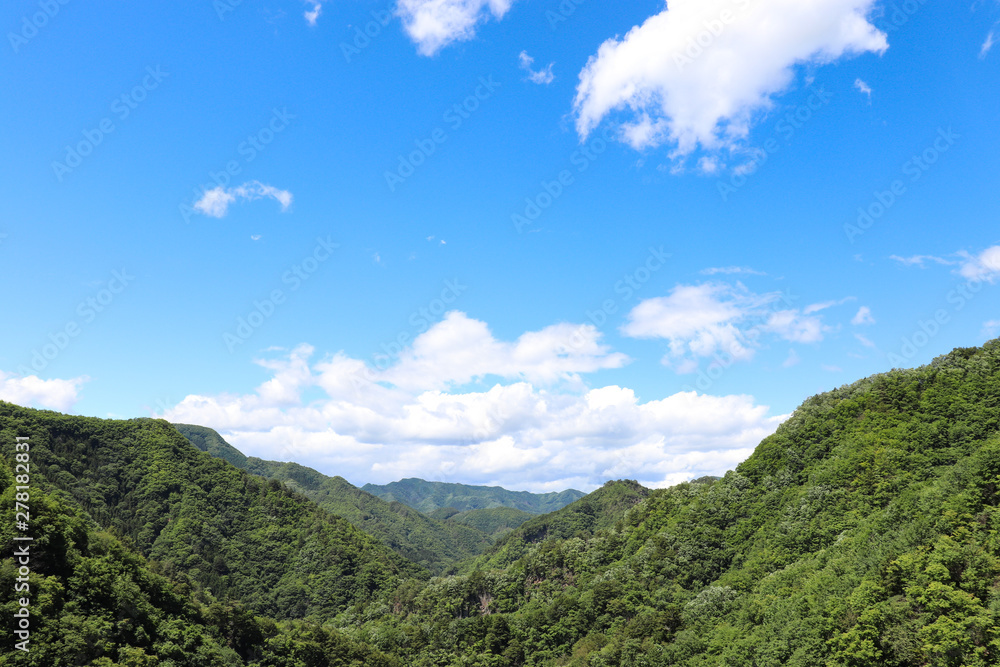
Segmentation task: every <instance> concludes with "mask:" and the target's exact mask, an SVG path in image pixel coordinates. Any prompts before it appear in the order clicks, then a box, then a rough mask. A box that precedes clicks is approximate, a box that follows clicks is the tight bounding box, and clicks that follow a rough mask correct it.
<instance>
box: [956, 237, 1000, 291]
mask: <svg viewBox="0 0 1000 667" xmlns="http://www.w3.org/2000/svg"><path fill="white" fill-rule="evenodd" d="M959 255H960V256H961V257H962V262H961V266H959V267H958V272H959V274H961V275H962V277H964V278H967V279H968V280H985V281H988V282H991V283H992V282H995V281H996V279H997V278H1000V246H996V245H995V246H991V247H989V248H987V249H986V250H984V251H982V252H981V253H979V254H978V255H970V254H969V253H965V252H963V253H959Z"/></svg>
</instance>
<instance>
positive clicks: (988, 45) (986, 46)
mask: <svg viewBox="0 0 1000 667" xmlns="http://www.w3.org/2000/svg"><path fill="white" fill-rule="evenodd" d="M994 38H995V31H994V30H990V32H989V34H988V35H986V40H985V41H984V42H983V45H982V46H981V47H979V59H980V60H983V59H985V58H986V56H987V54H989V52H990V50H991V49H992V48H993V43H994V41H993V40H994Z"/></svg>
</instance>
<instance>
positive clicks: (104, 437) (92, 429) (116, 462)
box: [0, 403, 423, 618]
mask: <svg viewBox="0 0 1000 667" xmlns="http://www.w3.org/2000/svg"><path fill="white" fill-rule="evenodd" d="M16 435H20V436H29V437H30V444H31V466H32V472H33V475H32V478H31V479H32V486H33V488H37V489H43V490H46V491H50V492H54V493H61V494H63V495H65V496H66V497H67V498H69V499H72V500H73V501H74V502H75V503H76V504H77V505H78V506H79V507H80V508H82V509H83V510H84V511H85V512H86V513H87V514H88V515H89V516H90V517H91V518H92V519H93V520H94V521H95V522H96V524H97V525H98V526H100V527H101V528H103V529H105V530H109V531H113V532H114V533H115V534H117V535H120V536H122V537H123V538H124V539H126V540H128V541H129V542H130V543H132V544H133V545H134V547H135V549H136V551H138V552H139V553H140V554H142V555H143V556H146V557H149V558H152V559H154V560H156V561H157V562H159V563H160V564H161V566H162V568H163V570H164V572H165V573H167V574H168V575H170V574H172V573H174V572H181V573H183V575H184V576H185V577H186V578H187V579H189V580H190V582H191V583H192V585H194V586H195V587H197V588H206V589H209V590H211V592H212V594H213V595H215V596H217V597H223V596H225V597H233V598H236V599H240V600H242V601H244V602H245V603H246V604H247V605H248V606H249V607H250V608H252V609H254V610H256V611H257V612H258V613H266V614H268V615H270V616H274V617H276V618H299V617H304V616H307V615H321V616H324V617H327V616H332V615H334V614H336V613H338V612H339V611H341V610H343V609H345V608H346V607H348V606H349V605H353V604H356V603H362V602H365V601H368V600H372V599H375V598H377V597H378V596H379V595H380V594H381V593H383V592H384V591H387V590H392V589H394V588H395V586H396V585H397V584H398V582H399V581H400V580H401V579H402V578H406V577H411V576H423V575H422V573H423V570H421V568H419V567H417V566H416V565H414V564H413V563H410V562H409V561H407V560H405V559H403V558H401V557H400V556H398V555H397V554H395V553H393V552H392V551H390V550H389V549H387V548H386V547H385V546H384V545H383V544H381V543H380V542H378V541H377V540H375V539H373V538H372V537H370V536H368V535H366V534H365V533H363V532H362V531H360V530H358V529H357V528H355V527H354V526H353V525H351V524H350V523H348V522H347V521H345V520H343V519H340V518H337V517H334V516H331V515H330V514H329V513H327V512H324V511H322V510H320V509H319V508H318V507H316V505H315V504H313V503H312V502H310V501H308V500H307V499H306V498H304V497H302V496H299V495H296V494H294V493H292V492H291V491H289V490H288V489H286V488H284V487H283V486H282V485H281V484H280V483H278V482H277V481H270V482H268V481H266V480H263V479H261V478H259V477H255V476H253V475H250V474H248V473H246V472H242V471H240V470H237V469H236V468H234V467H233V466H232V465H230V464H228V463H226V462H224V461H222V460H220V459H217V458H213V457H212V456H209V455H208V454H204V453H202V452H199V451H198V450H197V449H195V448H194V447H192V446H191V445H190V443H189V442H188V441H187V440H185V439H184V438H183V437H182V436H181V435H180V434H179V433H178V432H177V431H176V429H174V428H173V427H172V426H171V425H170V424H168V423H167V422H164V421H160V420H152V419H134V420H129V421H111V420H101V419H94V418H89V417H71V416H67V415H60V414H57V413H53V412H44V411H37V410H28V409H25V408H20V407H17V406H14V405H11V404H9V403H0V442H2V450H0V451H3V452H4V455H5V456H7V457H8V458H12V456H13V453H14V452H13V446H14V445H13V443H14V437H15V436H16Z"/></svg>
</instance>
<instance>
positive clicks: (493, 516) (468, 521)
mask: <svg viewBox="0 0 1000 667" xmlns="http://www.w3.org/2000/svg"><path fill="white" fill-rule="evenodd" d="M430 516H431V517H432V518H435V519H442V520H444V521H447V522H450V523H462V524H465V525H467V526H472V527H473V528H475V529H476V530H479V531H482V532H483V533H486V534H487V535H489V536H491V537H496V536H498V535H502V534H503V533H506V532H507V531H510V530H513V529H514V528H517V527H518V526H520V525H521V524H523V523H524V522H525V521H528V520H530V519H531V518H532V517H534V516H535V515H534V514H529V513H528V512H522V511H521V510H518V509H514V508H513V507H487V508H484V509H479V510H466V511H464V512H459V511H458V510H456V509H455V508H454V507H442V508H441V509H437V510H434V511H433V512H431V514H430Z"/></svg>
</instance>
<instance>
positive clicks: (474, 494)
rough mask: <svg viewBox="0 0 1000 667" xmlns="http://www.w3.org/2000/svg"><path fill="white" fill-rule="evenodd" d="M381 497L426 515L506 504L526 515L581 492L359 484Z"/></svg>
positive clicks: (547, 509) (566, 501)
mask: <svg viewBox="0 0 1000 667" xmlns="http://www.w3.org/2000/svg"><path fill="white" fill-rule="evenodd" d="M361 489H362V490H363V491H367V492H368V493H371V494H372V495H376V496H378V497H379V498H382V499H383V500H395V501H398V502H401V503H403V504H404V505H409V506H410V507H412V508H413V509H416V510H419V511H421V512H424V513H425V514H429V513H431V512H433V511H435V510H438V509H442V508H447V507H451V508H453V509H456V510H458V511H460V512H461V511H466V510H476V509H490V508H494V507H510V508H513V509H517V510H521V511H522V512H527V513H528V514H545V513H546V512H554V511H556V510H558V509H561V508H563V507H565V506H566V505H569V504H570V503H571V502H573V501H574V500H579V499H580V498H582V497H583V496H584V495H585V494H583V493H581V492H580V491H577V490H575V489H569V490H566V491H554V492H552V493H529V492H527V491H508V490H507V489H504V488H501V487H499V486H469V485H467V484H453V483H448V482H427V481H424V480H422V479H416V478H410V479H404V480H401V481H399V482H391V483H390V484H385V485H382V486H379V485H376V484H365V485H364V486H363V487H361Z"/></svg>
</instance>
